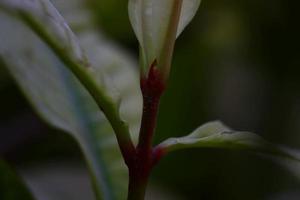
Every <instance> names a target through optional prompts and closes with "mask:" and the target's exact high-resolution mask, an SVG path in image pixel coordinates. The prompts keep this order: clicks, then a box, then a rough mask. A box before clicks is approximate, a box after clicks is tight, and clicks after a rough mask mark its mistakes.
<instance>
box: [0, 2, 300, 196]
mask: <svg viewBox="0 0 300 200" xmlns="http://www.w3.org/2000/svg"><path fill="white" fill-rule="evenodd" d="M90 2H91V8H93V10H94V11H95V20H97V21H98V24H99V28H101V29H102V30H104V32H105V33H106V35H108V36H109V37H111V39H113V40H115V41H116V42H118V43H120V44H122V45H123V46H124V47H125V48H127V49H128V50H129V51H131V52H132V53H133V54H135V55H137V54H138V52H137V41H136V39H135V37H134V34H133V32H132V30H131V27H130V24H129V20H128V17H127V1H126V0H90ZM299 4H300V2H298V1H294V0H272V1H271V0H266V1H261V0H245V1H237V0H226V1H225V0H219V1H217V0H211V1H203V2H202V5H201V7H200V10H199V12H198V14H197V16H196V18H195V19H194V21H193V22H192V23H191V24H190V25H189V27H188V28H187V29H186V31H185V32H184V34H183V35H182V36H181V37H180V38H179V39H178V41H177V44H176V50H175V55H174V62H173V67H172V73H171V77H170V82H169V84H168V91H167V93H166V94H165V95H164V97H163V100H162V103H161V109H160V115H159V122H158V130H157V134H156V139H155V142H156V143H158V142H159V141H161V140H162V139H165V138H167V137H170V136H180V135H186V134H188V133H190V132H191V131H192V130H193V129H195V128H196V127H197V126H199V125H200V124H202V123H204V122H207V121H211V120H214V119H220V120H222V121H224V122H225V123H226V124H228V125H229V126H231V127H233V128H234V129H237V130H247V131H253V132H256V133H260V134H261V135H262V136H264V137H265V138H267V139H268V140H271V141H273V142H276V143H279V144H286V145H289V146H292V147H295V148H300V79H299V74H300V68H299V65H300V48H299V47H300V37H299V35H300V27H299V19H300V13H299V11H298V8H299ZM0 69H1V67H0ZM1 70H2V69H1ZM0 76H1V81H0V83H1V85H0V90H1V91H0V92H1V99H0V103H1V105H5V108H4V107H3V106H2V107H1V112H0V113H1V115H2V116H0V117H1V119H3V120H4V119H6V120H7V117H8V115H9V114H8V113H13V114H11V115H10V117H9V119H10V120H11V121H13V120H14V118H18V115H21V114H22V113H23V112H28V111H27V110H28V105H27V104H25V103H23V101H24V99H21V100H20V102H18V103H16V102H15V100H14V98H15V97H16V96H17V97H19V96H20V95H19V91H18V90H17V89H16V88H15V87H13V86H12V84H13V82H12V80H11V79H10V78H9V76H8V75H6V74H5V73H2V71H1V74H0ZM3 80H6V81H3ZM21 101H22V102H21ZM18 104H20V105H22V106H17V105H18ZM2 110H9V111H7V112H2ZM30 112H32V111H30ZM1 124H3V123H1ZM25 128H26V127H25ZM49 132H51V131H49ZM1 134H4V133H1ZM5 134H6V133H5ZM43 134H44V135H46V136H45V137H47V138H48V139H47V143H51V141H57V136H56V135H55V134H47V133H46V132H45V133H43ZM61 137H62V136H61ZM62 140H63V141H64V144H67V143H68V142H67V141H65V139H63V137H62ZM41 141H44V140H41ZM44 142H45V141H44ZM69 142H70V143H72V141H71V139H70V140H69ZM60 148H61V149H60ZM24 149H27V151H30V147H27V148H24ZM24 149H23V150H24ZM54 149H56V150H54ZM59 149H60V151H62V152H64V151H65V150H64V148H63V146H59V148H58V149H57V148H55V147H53V151H59ZM12 151H13V150H12ZM14 154H20V152H18V151H17V152H15V153H14ZM7 155H10V154H7ZM41 157H43V155H41ZM8 158H9V156H8ZM153 175H154V176H153V183H158V184H159V185H164V186H165V187H167V188H170V189H173V190H174V191H176V192H177V193H180V194H182V196H184V197H186V199H202V200H227V199H228V200H240V199H243V200H253V199H255V200H259V199H270V196H272V195H273V194H274V193H285V192H289V191H297V192H299V186H300V184H299V182H298V181H297V180H296V179H295V178H294V177H293V176H292V175H290V174H289V173H288V172H286V171H284V170H282V169H281V168H280V167H278V166H276V165H274V164H273V163H270V162H269V161H265V160H263V159H261V158H260V157H257V156H253V155H247V154H246V155H245V154H240V153H236V152H231V151H217V150H214V151H212V150H205V151H204V150H196V151H194V150H186V151H182V152H180V153H176V154H171V155H170V156H168V157H167V158H165V159H163V160H162V162H161V163H160V164H159V166H158V167H157V168H156V169H155V172H154V174H153ZM0 199H1V198H0Z"/></svg>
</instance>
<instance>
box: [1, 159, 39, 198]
mask: <svg viewBox="0 0 300 200" xmlns="http://www.w3.org/2000/svg"><path fill="white" fill-rule="evenodd" d="M0 199H3V200H20V199H22V200H33V199H34V198H33V196H32V195H31V192H30V191H29V190H28V189H27V187H26V186H25V184H24V183H23V181H22V180H21V178H20V177H19V176H18V175H17V174H16V173H15V172H14V171H13V170H12V169H11V168H10V167H9V166H8V165H7V164H6V163H4V162H3V161H2V160H0Z"/></svg>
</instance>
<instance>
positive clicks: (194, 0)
mask: <svg viewBox="0 0 300 200" xmlns="http://www.w3.org/2000/svg"><path fill="white" fill-rule="evenodd" d="M200 2H201V0H164V1H158V0H129V5H128V9H129V18H130V21H131V24H132V27H133V29H134V32H135V34H136V36H137V38H138V41H139V43H140V46H141V49H142V55H143V56H144V58H143V60H144V62H145V63H144V64H145V67H149V66H150V65H151V64H152V63H153V61H154V60H155V59H160V56H161V54H162V51H163V47H164V45H165V42H166V40H167V39H168V38H167V37H169V36H168V35H167V34H168V31H169V28H170V23H171V18H172V17H174V16H172V15H173V8H174V6H175V4H178V5H180V7H181V9H180V10H181V12H180V13H179V15H180V17H179V22H178V27H177V26H176V27H177V29H175V35H174V37H175V36H177V37H178V36H179V35H180V33H181V32H182V31H183V30H184V28H185V27H186V26H187V25H188V24H189V22H190V21H191V20H192V18H193V17H194V15H195V14H196V11H197V9H198V7H199V5H200ZM176 30H177V31H176ZM158 62H159V60H158Z"/></svg>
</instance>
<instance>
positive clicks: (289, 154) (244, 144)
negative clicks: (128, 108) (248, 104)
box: [157, 122, 300, 177]
mask: <svg viewBox="0 0 300 200" xmlns="http://www.w3.org/2000/svg"><path fill="white" fill-rule="evenodd" d="M157 148H159V149H162V151H163V152H165V153H168V152H172V151H175V150H179V149H186V148H221V149H232V150H246V151H252V152H255V153H259V154H262V155H265V156H269V157H270V158H272V159H273V160H274V161H276V162H279V163H280V164H281V165H282V166H285V167H287V169H289V170H290V171H292V172H293V173H294V174H296V175H299V174H300V154H299V153H298V152H296V151H292V150H289V149H287V148H283V147H279V146H278V145H275V144H272V143H270V142H267V141H266V140H264V139H263V138H261V137H260V136H258V135H256V134H254V133H249V132H236V131H232V130H231V129H230V128H228V127H227V126H225V125H224V124H222V123H221V122H209V123H207V124H204V125H202V126H200V127H199V128H198V129H196V130H195V131H194V132H193V133H191V134H190V135H188V136H185V137H181V138H170V139H168V140H166V141H164V142H163V143H161V144H160V145H158V147H157ZM299 177H300V176H299Z"/></svg>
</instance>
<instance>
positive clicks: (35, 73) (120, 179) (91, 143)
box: [0, 0, 141, 199]
mask: <svg viewBox="0 0 300 200" xmlns="http://www.w3.org/2000/svg"><path fill="white" fill-rule="evenodd" d="M54 3H56V4H57V6H58V7H59V8H61V10H62V12H63V15H65V16H67V19H68V20H69V21H72V23H73V24H72V25H74V26H77V27H78V26H80V25H81V24H90V26H88V27H86V29H83V30H80V32H79V33H77V34H78V39H79V43H81V45H82V47H83V48H84V50H83V51H85V52H86V53H87V56H88V58H89V62H90V63H91V64H92V66H90V67H89V70H90V73H91V75H92V76H93V77H94V79H95V80H96V81H97V82H98V84H99V86H101V87H106V89H107V90H108V91H110V93H111V95H113V96H117V98H116V99H118V98H121V99H122V101H121V102H120V112H121V115H122V116H123V118H124V119H125V120H127V121H128V122H129V125H130V128H131V130H133V132H137V131H136V130H137V127H138V126H139V117H140V113H141V106H140V105H141V100H140V98H139V93H138V91H139V90H138V81H137V77H138V76H137V74H136V71H135V70H134V69H133V68H132V67H133V66H134V65H135V63H133V62H132V61H131V60H130V59H129V58H128V56H127V55H126V54H125V53H124V52H123V51H122V50H121V49H119V48H118V47H116V46H115V45H113V44H112V43H111V42H108V41H107V40H106V39H105V38H104V37H102V36H101V34H99V33H97V32H96V31H95V28H94V27H93V26H92V23H91V20H90V16H89V13H88V11H87V10H84V9H83V8H84V7H85V5H84V3H85V2H84V1H79V0H74V1H73V3H71V2H68V4H67V3H65V2H62V1H54ZM1 6H2V8H3V7H4V9H2V10H0V27H1V28H0V39H1V43H2V44H1V47H0V56H1V59H3V61H4V62H5V64H6V65H7V66H8V69H9V71H10V72H11V75H12V76H13V77H14V78H15V80H16V81H17V82H18V84H19V86H20V88H21V89H22V91H23V92H24V94H25V95H26V97H27V98H28V99H29V100H30V102H31V103H32V105H33V107H34V108H35V109H36V111H37V112H38V113H39V114H40V116H41V117H42V118H44V120H45V121H47V122H49V123H50V124H51V125H53V126H55V127H57V128H60V129H62V130H64V131H66V132H68V133H70V134H72V135H73V136H74V137H75V138H76V139H77V141H78V142H79V144H80V146H81V148H82V150H83V152H84V154H85V156H86V159H87V163H88V164H89V167H90V169H91V173H92V176H93V179H94V182H95V187H96V191H97V192H98V193H97V197H98V198H99V199H123V197H124V196H126V191H127V181H128V180H127V169H126V166H125V164H124V162H123V160H122V157H121V154H120V151H119V148H118V145H117V142H116V139H115V136H114V134H113V131H112V128H111V126H110V125H109V123H108V122H107V120H106V119H105V117H104V116H103V114H102V113H101V112H100V111H99V108H98V106H97V105H96V103H95V101H94V100H93V98H92V97H91V96H90V94H89V93H88V92H87V91H86V89H85V88H84V87H83V86H82V85H81V84H80V83H79V81H78V80H77V79H76V77H75V76H74V75H73V74H72V73H71V72H70V71H69V70H68V69H67V68H66V67H65V66H64V64H63V63H62V62H61V60H60V59H58V58H57V57H56V55H55V54H54V53H53V51H52V50H51V49H49V47H48V46H47V45H46V43H44V42H43V41H42V40H41V39H40V38H39V37H38V36H37V35H35V34H34V33H33V32H32V30H31V29H30V28H29V27H27V26H26V25H24V24H23V23H22V20H20V18H19V17H20V15H19V14H18V13H20V12H21V13H22V14H24V13H25V14H26V15H29V16H31V17H33V18H34V19H36V20H38V21H39V22H41V23H42V24H43V25H45V26H44V27H43V28H46V29H47V31H48V32H49V33H51V35H52V36H53V38H55V42H56V43H57V44H58V45H59V46H60V47H62V48H63V49H64V50H65V52H68V54H70V56H71V58H73V59H74V60H75V61H76V62H77V63H79V64H82V65H84V66H85V65H86V57H85V56H84V54H83V53H82V52H83V51H82V50H81V48H80V47H79V44H78V43H77V41H76V38H75V36H74V34H73V33H72V32H71V30H70V29H69V27H68V26H67V23H66V22H65V21H64V20H63V18H62V17H61V16H60V15H59V14H58V11H57V10H56V9H55V8H54V7H53V6H52V5H51V3H50V2H49V1H48V0H34V1H17V0H13V1H11V0H1V2H0V8H1ZM68 6H70V8H71V9H67V8H68ZM1 11H4V12H1ZM6 11H9V14H7V12H6ZM11 13H13V14H16V15H10V14H11ZM70 13H73V15H71V14H70ZM74 13H75V14H74ZM77 14H78V15H79V14H82V15H80V16H81V17H82V18H81V20H75V19H74V17H78V16H77ZM22 16H23V15H21V17H22ZM76 23H78V24H76Z"/></svg>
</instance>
